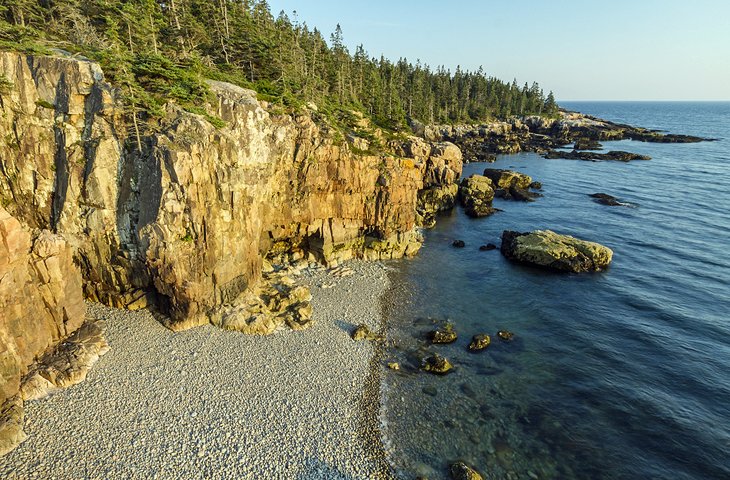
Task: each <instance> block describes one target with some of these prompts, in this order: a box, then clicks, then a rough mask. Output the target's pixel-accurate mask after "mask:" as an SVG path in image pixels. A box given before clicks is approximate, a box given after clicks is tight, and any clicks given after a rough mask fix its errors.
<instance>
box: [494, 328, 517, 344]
mask: <svg viewBox="0 0 730 480" xmlns="http://www.w3.org/2000/svg"><path fill="white" fill-rule="evenodd" d="M497 337H499V339H500V340H502V341H503V342H511V341H512V340H513V339H514V338H515V334H514V333H512V332H510V331H509V330H499V331H498V332H497Z"/></svg>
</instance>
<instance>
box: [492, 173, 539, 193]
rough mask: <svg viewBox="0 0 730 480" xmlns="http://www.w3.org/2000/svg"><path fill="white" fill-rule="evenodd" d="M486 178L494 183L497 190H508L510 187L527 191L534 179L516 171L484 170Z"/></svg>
mask: <svg viewBox="0 0 730 480" xmlns="http://www.w3.org/2000/svg"><path fill="white" fill-rule="evenodd" d="M484 176H485V177H487V178H489V179H490V180H491V181H492V183H493V184H494V186H495V188H500V189H507V190H508V189H509V188H510V187H516V188H521V189H523V190H526V189H528V188H529V187H530V184H531V183H532V177H530V176H529V175H525V174H524V173H520V172H515V171H514V170H501V169H497V168H487V169H485V170H484Z"/></svg>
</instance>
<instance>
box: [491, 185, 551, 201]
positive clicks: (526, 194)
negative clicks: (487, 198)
mask: <svg viewBox="0 0 730 480" xmlns="http://www.w3.org/2000/svg"><path fill="white" fill-rule="evenodd" d="M494 196H495V197H499V198H501V199H503V200H518V201H521V202H534V201H535V199H536V198H540V197H542V194H541V193H536V192H531V191H529V190H527V189H525V188H518V187H509V188H506V189H505V188H499V189H497V190H495V191H494Z"/></svg>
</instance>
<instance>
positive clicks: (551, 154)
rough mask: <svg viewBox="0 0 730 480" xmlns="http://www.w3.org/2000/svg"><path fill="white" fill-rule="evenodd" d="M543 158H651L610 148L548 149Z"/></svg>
mask: <svg viewBox="0 0 730 480" xmlns="http://www.w3.org/2000/svg"><path fill="white" fill-rule="evenodd" d="M543 156H544V157H545V158H548V159H555V158H562V159H566V160H587V161H593V160H610V161H615V162H630V161H632V160H651V157H650V156H648V155H639V154H638V153H631V152H622V151H617V150H612V151H610V152H607V153H596V152H579V151H577V150H573V151H572V152H566V151H562V150H550V151H548V152H547V153H546V154H545V155H543Z"/></svg>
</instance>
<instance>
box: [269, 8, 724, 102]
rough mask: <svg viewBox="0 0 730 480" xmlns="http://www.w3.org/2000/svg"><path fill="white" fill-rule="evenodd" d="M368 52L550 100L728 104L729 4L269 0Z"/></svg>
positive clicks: (277, 9)
mask: <svg viewBox="0 0 730 480" xmlns="http://www.w3.org/2000/svg"><path fill="white" fill-rule="evenodd" d="M269 4H270V5H271V10H272V12H273V14H274V15H275V16H276V15H278V13H279V12H280V11H281V10H284V11H285V12H286V13H287V14H288V15H289V16H290V17H291V13H292V11H294V10H296V11H297V13H298V19H299V21H301V22H307V24H308V25H309V26H310V27H317V28H319V30H320V31H322V33H323V34H324V35H325V38H327V39H329V35H330V34H331V33H332V32H333V31H334V29H335V26H336V25H337V23H339V24H340V25H341V26H342V29H343V31H344V36H345V42H346V44H347V45H348V46H349V47H350V51H351V52H352V51H354V47H355V46H356V45H358V44H361V43H362V44H363V45H364V46H365V49H366V50H367V51H368V53H369V54H370V55H371V56H377V57H379V56H380V55H381V54H383V55H385V56H386V57H388V58H390V59H393V60H397V59H398V58H399V57H406V58H407V59H408V60H409V61H413V62H415V61H416V59H420V60H421V61H422V62H424V63H428V64H429V65H431V66H438V65H444V66H446V67H447V68H450V69H451V70H452V71H453V70H454V69H455V68H456V66H457V65H461V67H462V68H464V69H470V70H475V69H477V68H478V67H479V66H480V65H483V66H484V68H485V70H486V71H487V73H488V74H490V75H494V76H496V77H498V78H501V79H503V80H507V81H511V80H512V79H513V78H517V81H518V82H519V83H520V84H522V83H524V82H526V81H527V82H532V81H533V80H535V81H537V82H538V83H540V85H541V86H542V87H543V88H544V89H545V90H546V91H547V90H553V91H554V92H555V96H556V97H557V98H558V100H730V0H664V1H662V0H609V1H595V0H583V1H579V0H544V1H543V0H519V1H509V0H481V1H479V0H464V1H456V0H453V1H446V0H389V1H385V0H369V1H362V0H361V1H357V0H353V1H346V0H311V1H295V0H269Z"/></svg>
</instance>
